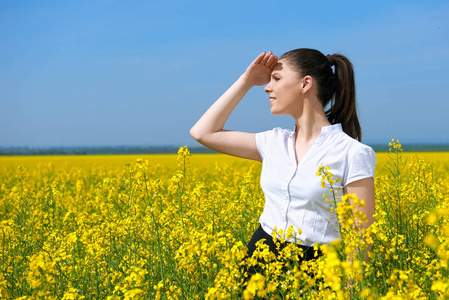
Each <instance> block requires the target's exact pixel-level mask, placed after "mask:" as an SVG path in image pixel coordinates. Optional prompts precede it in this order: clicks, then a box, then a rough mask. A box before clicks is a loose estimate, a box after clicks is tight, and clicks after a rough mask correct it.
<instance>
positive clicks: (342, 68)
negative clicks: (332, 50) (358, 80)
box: [326, 54, 362, 141]
mask: <svg viewBox="0 0 449 300" xmlns="http://www.w3.org/2000/svg"><path fill="white" fill-rule="evenodd" d="M327 58H328V60H329V63H330V65H331V66H334V68H335V72H334V75H335V80H336V88H335V96H334V98H333V99H332V101H331V107H330V108H329V109H328V110H327V111H326V117H327V119H328V120H329V122H330V123H331V124H336V123H341V125H342V127H343V131H344V132H346V134H348V135H349V136H351V137H353V138H355V139H358V140H359V141H361V140H362V129H361V127H360V123H359V119H358V117H357V107H356V102H355V82H354V69H353V66H352V64H351V62H350V61H349V59H347V58H346V57H345V56H343V55H341V54H333V55H327Z"/></svg>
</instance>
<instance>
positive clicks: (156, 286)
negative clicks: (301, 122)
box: [0, 141, 449, 299]
mask: <svg viewBox="0 0 449 300" xmlns="http://www.w3.org/2000/svg"><path fill="white" fill-rule="evenodd" d="M390 150H391V151H390V152H389V153H378V154H377V159H378V161H377V166H376V179H375V187H376V222H375V223H374V224H373V225H372V226H371V227H370V228H369V229H368V230H364V229H361V227H360V222H361V221H362V220H363V219H364V216H363V214H361V213H360V212H358V211H357V208H358V207H360V206H361V205H363V204H364V203H363V201H362V199H357V196H356V195H344V196H343V195H341V191H338V190H333V189H332V184H333V183H334V182H335V180H336V178H333V177H332V170H331V169H329V168H325V167H326V166H323V168H320V170H317V176H320V177H321V178H322V182H323V184H324V185H325V186H327V187H328V188H331V191H332V195H327V196H326V197H327V198H328V200H330V201H331V202H332V203H333V204H334V205H333V207H332V208H333V209H335V211H336V212H337V215H338V217H339V220H340V230H341V234H342V239H341V240H339V241H337V242H335V243H333V244H331V245H321V246H319V245H317V246H316V247H315V248H316V251H321V252H322V254H323V255H322V256H320V258H319V259H317V260H314V261H308V262H304V263H303V264H301V265H299V264H298V262H297V258H298V257H299V256H301V255H302V253H301V250H300V248H297V247H295V246H294V245H288V246H286V247H283V248H282V251H281V254H280V256H279V257H278V258H274V257H272V256H271V255H270V252H268V249H266V248H264V247H263V245H262V246H261V247H259V249H258V250H257V251H256V252H255V254H254V256H253V257H252V258H246V257H245V253H246V244H247V242H248V241H249V239H250V237H251V235H252V233H253V232H254V230H255V229H256V228H257V227H258V217H259V215H260V213H261V211H262V209H263V203H264V197H263V193H262V191H261V189H260V186H259V173H260V169H261V164H260V163H257V162H252V161H246V160H242V159H238V158H233V157H228V156H224V155H218V154H202V155H199V154H198V155H196V154H195V155H193V156H192V155H190V154H189V152H188V149H187V148H185V147H183V148H180V150H179V152H178V155H177V156H176V155H148V156H133V155H123V156H119V155H117V156H40V157H37V156H35V157H31V156H30V157H21V156H16V157H0V245H1V248H0V270H1V272H0V298H2V299H205V298H206V299H241V298H243V299H300V298H303V299H448V298H449V271H448V260H449V221H448V220H449V197H448V196H449V175H448V174H449V153H443V152H439V153H438V152H435V153H408V152H404V153H403V152H402V148H401V145H400V144H399V142H398V141H396V142H394V141H393V142H392V143H391V149H390ZM338 192H340V193H338ZM323 201H325V197H323ZM287 234H293V235H294V234H295V233H294V232H288V233H287ZM273 235H276V233H273ZM277 243H279V244H283V241H282V240H277ZM368 244H372V249H371V250H370V251H368V249H367V248H368V246H367V245H368ZM370 247H371V246H370ZM247 268H253V269H256V270H257V272H256V273H255V274H254V275H253V276H249V275H248V274H245V273H244V271H243V270H245V269H247Z"/></svg>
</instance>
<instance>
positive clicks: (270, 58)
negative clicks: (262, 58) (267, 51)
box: [265, 54, 276, 68]
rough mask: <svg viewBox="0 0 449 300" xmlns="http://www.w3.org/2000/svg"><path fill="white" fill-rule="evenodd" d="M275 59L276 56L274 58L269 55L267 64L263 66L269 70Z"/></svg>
mask: <svg viewBox="0 0 449 300" xmlns="http://www.w3.org/2000/svg"><path fill="white" fill-rule="evenodd" d="M275 59H276V56H274V55H273V54H271V55H270V57H269V58H268V60H267V62H266V63H265V65H266V66H267V67H270V68H271V65H272V64H273V61H274V60H275Z"/></svg>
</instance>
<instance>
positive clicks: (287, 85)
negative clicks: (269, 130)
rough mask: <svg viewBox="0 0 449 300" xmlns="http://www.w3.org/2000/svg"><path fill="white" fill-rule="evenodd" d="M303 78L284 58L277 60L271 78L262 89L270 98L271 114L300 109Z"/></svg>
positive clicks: (302, 96)
mask: <svg viewBox="0 0 449 300" xmlns="http://www.w3.org/2000/svg"><path fill="white" fill-rule="evenodd" d="M302 86H303V79H302V78H301V77H300V74H299V73H298V72H297V71H296V70H294V69H293V68H292V67H291V66H290V65H289V63H288V62H287V61H286V60H285V59H281V60H279V62H278V64H277V65H276V66H275V67H274V69H273V72H271V80H270V82H269V83H268V85H267V86H265V88H264V91H265V92H266V93H268V97H269V98H270V105H271V113H272V114H273V115H292V116H295V115H296V114H297V113H300V111H301V109H302V102H303V101H302V99H303V98H304V95H303V88H302Z"/></svg>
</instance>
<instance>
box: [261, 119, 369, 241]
mask: <svg viewBox="0 0 449 300" xmlns="http://www.w3.org/2000/svg"><path fill="white" fill-rule="evenodd" d="M295 134H296V133H295V132H294V131H291V130H287V129H282V128H274V129H272V130H269V131H265V132H260V133H257V134H256V143H257V149H258V151H259V154H260V156H261V158H262V173H261V178H260V184H261V187H262V190H263V192H264V194H265V207H264V210H263V213H262V215H261V216H260V220H259V221H260V224H261V226H262V228H263V230H264V231H265V232H266V233H268V234H270V235H271V233H272V231H273V229H274V228H275V227H276V228H277V230H278V231H279V230H280V229H282V230H284V232H285V233H286V232H287V229H288V228H289V227H290V226H291V225H293V229H294V230H295V232H296V234H297V235H296V241H299V242H300V243H301V244H302V245H305V246H312V245H314V244H315V243H329V242H331V241H333V240H336V239H338V238H339V237H340V232H339V230H338V222H337V217H336V213H335V210H334V211H333V212H331V205H332V204H331V203H332V202H333V198H332V192H331V191H330V190H329V189H330V188H329V187H327V188H322V186H321V176H316V173H317V171H318V167H320V166H324V167H327V166H329V167H330V168H331V169H330V170H329V172H331V173H332V174H333V175H334V177H333V179H334V180H335V179H336V178H339V179H340V180H341V181H339V182H336V183H335V184H334V189H335V190H337V189H338V188H339V187H342V186H343V187H344V186H346V185H347V184H349V183H351V182H354V181H356V180H360V179H364V178H368V177H373V178H374V168H375V166H376V154H375V153H374V151H373V149H372V148H371V147H369V146H366V145H364V144H362V143H360V142H359V141H357V140H355V139H353V138H351V137H350V136H348V135H347V134H346V133H344V132H343V130H342V127H341V124H335V125H331V126H326V127H323V128H322V129H321V134H320V135H319V136H318V138H317V139H316V141H315V143H314V144H313V145H312V146H311V147H310V148H309V150H308V151H307V153H306V154H305V155H304V156H303V157H302V159H301V161H300V162H299V163H298V164H297V163H296V157H295V145H294V144H295ZM323 194H326V195H327V196H328V197H323ZM342 194H343V191H342V190H339V194H337V196H340V197H341V195H342ZM326 198H328V199H329V202H325V199H326ZM298 229H301V230H302V233H301V235H298ZM285 233H284V238H285ZM287 240H288V241H290V242H295V239H294V238H290V239H287Z"/></svg>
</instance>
